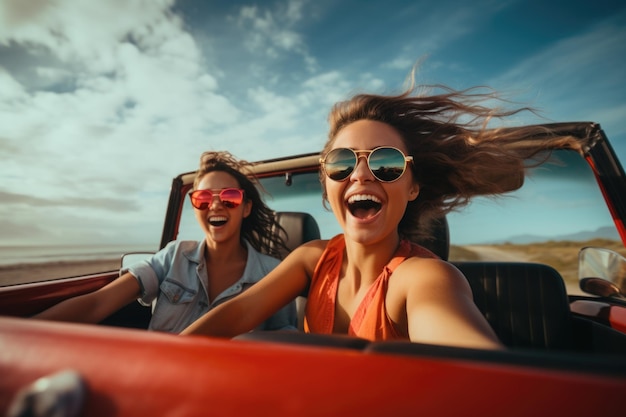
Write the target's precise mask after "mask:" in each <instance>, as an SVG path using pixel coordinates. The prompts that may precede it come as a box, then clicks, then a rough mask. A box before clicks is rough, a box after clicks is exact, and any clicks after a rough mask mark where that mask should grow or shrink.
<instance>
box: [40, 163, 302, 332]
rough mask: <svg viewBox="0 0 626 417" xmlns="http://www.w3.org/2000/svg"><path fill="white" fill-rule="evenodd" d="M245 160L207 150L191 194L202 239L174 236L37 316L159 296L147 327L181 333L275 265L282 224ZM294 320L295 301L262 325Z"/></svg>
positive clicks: (90, 311) (79, 315) (85, 318)
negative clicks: (95, 285)
mask: <svg viewBox="0 0 626 417" xmlns="http://www.w3.org/2000/svg"><path fill="white" fill-rule="evenodd" d="M247 167H248V164H247V163H246V162H244V161H238V160H236V159H235V158H234V157H233V156H232V155H231V154H229V153H228V152H205V153H203V154H202V157H201V158H200V168H199V170H198V172H197V174H196V178H195V180H194V185H193V190H192V191H191V192H190V193H189V199H190V201H191V204H192V206H193V208H194V214H195V217H196V220H197V222H198V225H199V226H200V229H201V230H202V232H203V234H204V239H203V240H202V241H200V242H197V241H173V242H170V243H169V244H168V245H167V246H166V247H165V248H163V249H162V250H161V251H159V252H158V253H157V254H155V255H154V256H152V257H151V258H150V259H148V260H146V261H143V262H140V263H138V264H135V265H132V266H131V267H130V268H128V270H127V271H122V272H123V273H122V274H121V276H120V278H118V279H116V280H115V281H113V282H112V283H110V284H108V285H107V286H105V287H103V288H101V289H100V290H97V291H95V292H93V293H90V294H86V295H83V296H79V297H75V298H72V299H69V300H66V301H63V302H61V303H59V304H57V305H56V306H53V307H51V308H50V309H48V310H46V311H44V312H42V313H40V314H38V315H37V316H35V318H39V319H50V320H66V321H81V322H91V323H97V322H99V321H101V320H103V319H104V318H106V317H107V316H109V315H110V314H112V313H113V312H115V311H117V310H118V309H120V308H121V307H123V306H124V305H126V304H129V303H131V302H132V301H134V300H136V299H138V300H139V302H141V303H142V304H146V305H150V304H152V303H153V302H155V301H156V302H155V303H154V309H153V315H152V319H151V321H150V325H149V329H151V330H159V331H166V332H173V333H178V332H180V331H181V330H183V329H184V328H185V327H187V326H188V325H189V324H191V323H192V322H193V321H194V320H196V319H197V318H199V317H201V316H202V315H203V314H204V313H206V312H207V311H209V310H210V309H212V308H214V307H215V306H217V305H219V304H221V303H223V302H224V301H226V300H228V299H230V298H232V297H234V296H235V295H237V294H239V293H241V292H243V291H244V290H246V289H248V288H250V287H251V286H252V285H253V284H255V283H256V282H258V281H259V280H260V279H261V278H263V277H264V276H265V275H266V274H267V273H269V272H270V271H271V270H272V269H273V268H274V267H276V265H278V263H279V260H278V259H277V258H278V257H279V249H281V248H285V244H284V241H283V240H282V238H281V237H280V236H279V234H276V233H273V232H272V231H275V230H279V229H281V227H280V226H279V225H278V223H277V222H276V220H275V217H274V212H273V211H272V210H271V209H270V208H269V207H267V205H265V203H264V202H263V200H262V199H261V196H260V194H259V191H258V189H257V187H256V185H255V182H253V180H252V179H251V178H250V177H249V176H248V175H247V174H246V169H247ZM296 326H297V316H296V310H295V303H293V302H292V303H289V304H287V305H286V306H285V307H284V308H282V309H281V310H280V311H277V312H276V314H274V315H272V317H269V318H268V319H267V320H265V321H264V322H263V323H259V326H258V328H259V329H261V330H279V329H283V330H284V329H288V330H294V329H296Z"/></svg>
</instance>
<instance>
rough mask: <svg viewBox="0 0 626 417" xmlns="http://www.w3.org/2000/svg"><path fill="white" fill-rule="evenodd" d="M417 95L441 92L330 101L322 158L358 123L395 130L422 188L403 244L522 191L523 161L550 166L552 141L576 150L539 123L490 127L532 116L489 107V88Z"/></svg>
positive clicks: (411, 206) (401, 228)
mask: <svg viewBox="0 0 626 417" xmlns="http://www.w3.org/2000/svg"><path fill="white" fill-rule="evenodd" d="M422 90H424V91H426V90H435V91H437V92H438V94H433V95H426V94H423V93H422V94H420V93H419V92H418V87H416V86H415V85H414V84H413V83H412V84H411V86H410V87H409V88H408V89H407V90H406V91H405V92H403V93H401V94H399V95H395V96H394V95H391V96H384V95H374V94H358V95H355V96H354V97H352V98H351V99H349V100H347V101H343V102H339V103H337V104H335V105H334V106H333V108H332V110H331V112H330V114H329V118H328V119H329V124H330V131H329V135H328V137H329V139H328V141H327V142H326V145H325V146H324V149H323V151H322V156H324V155H326V153H327V152H328V151H329V150H330V149H331V147H332V144H333V142H334V140H335V137H336V136H337V133H338V132H339V131H340V130H341V129H343V128H344V127H345V126H347V125H349V124H350V123H353V122H356V121H358V120H373V121H379V122H383V123H386V124H388V125H390V126H391V127H393V128H395V129H396V131H397V132H398V133H399V134H400V136H401V137H402V140H403V142H404V144H405V146H406V149H407V152H408V155H412V156H413V163H412V164H410V166H411V172H412V174H413V178H414V180H415V181H416V182H417V183H418V184H419V186H420V193H419V196H418V197H417V199H416V200H414V201H409V203H408V206H407V209H406V212H405V214H404V216H403V218H402V220H401V221H400V223H399V225H398V232H399V234H400V236H401V237H402V238H404V239H409V240H415V241H416V240H418V239H420V238H423V237H426V236H427V235H428V233H429V230H430V226H431V224H432V222H433V220H435V219H437V218H441V217H443V216H444V215H445V214H447V213H449V212H450V211H453V210H455V209H457V208H460V207H462V206H464V205H467V204H468V203H469V201H470V199H471V198H472V197H474V196H478V195H488V196H495V195H499V194H502V193H505V192H508V191H512V190H514V189H517V188H519V187H520V186H521V185H522V183H523V180H524V176H525V174H526V169H527V168H528V167H529V166H530V165H529V164H528V161H529V160H530V161H534V162H533V164H532V166H536V165H539V164H541V163H543V162H545V161H547V160H548V159H549V155H550V149H552V148H554V146H555V145H556V144H559V146H560V147H566V148H569V149H575V150H577V151H579V152H580V145H579V144H578V142H576V141H575V140H574V139H573V138H571V137H556V136H554V135H550V134H549V132H548V131H547V129H545V128H542V127H540V126H528V127H523V128H516V129H510V128H496V129H491V128H487V125H488V123H489V122H490V121H491V120H492V119H494V118H495V119H501V118H505V117H507V116H511V115H514V114H517V113H519V112H522V111H531V112H532V111H533V109H531V108H528V107H521V108H517V109H514V110H505V109H501V108H491V107H488V106H486V105H485V104H484V103H485V102H487V101H495V102H503V101H504V100H500V99H499V98H498V97H497V95H496V94H495V93H494V92H493V91H492V90H489V89H486V88H484V87H476V88H472V89H468V90H463V91H456V90H453V89H450V88H448V87H445V86H441V85H435V86H422V87H419V91H422ZM537 136H542V138H541V140H538V139H535V138H536V137H537ZM525 161H526V162H525ZM320 175H321V176H322V177H321V178H320V179H321V181H322V187H323V198H324V201H325V202H326V201H327V194H326V188H325V185H324V184H325V183H324V178H323V174H320Z"/></svg>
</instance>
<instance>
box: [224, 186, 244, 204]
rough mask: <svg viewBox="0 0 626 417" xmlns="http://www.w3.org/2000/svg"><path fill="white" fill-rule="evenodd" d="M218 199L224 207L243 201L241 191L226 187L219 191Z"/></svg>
mask: <svg viewBox="0 0 626 417" xmlns="http://www.w3.org/2000/svg"><path fill="white" fill-rule="evenodd" d="M220 200H221V201H222V204H223V205H224V206H225V207H226V208H235V207H237V206H239V205H240V204H241V202H242V201H243V191H242V190H238V189H236V188H227V189H225V190H222V191H221V192H220Z"/></svg>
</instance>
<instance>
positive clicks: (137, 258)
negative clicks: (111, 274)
mask: <svg viewBox="0 0 626 417" xmlns="http://www.w3.org/2000/svg"><path fill="white" fill-rule="evenodd" d="M152 255H154V252H129V253H125V254H124V255H122V262H121V269H126V268H128V267H129V266H131V265H133V264H136V263H137V262H141V261H144V260H146V259H148V258H150V257H151V256H152Z"/></svg>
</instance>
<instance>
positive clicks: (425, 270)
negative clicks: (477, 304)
mask: <svg viewBox="0 0 626 417" xmlns="http://www.w3.org/2000/svg"><path fill="white" fill-rule="evenodd" d="M394 275H397V276H396V281H397V282H398V284H401V285H402V286H403V287H404V289H405V290H406V291H407V292H408V291H418V292H419V293H421V294H423V295H425V296H426V295H428V294H432V293H433V292H436V293H439V294H441V293H448V292H450V291H453V292H456V293H460V294H468V295H469V294H471V288H470V286H469V283H468V281H467V279H466V278H465V276H464V275H463V273H462V272H461V271H459V269H458V268H457V267H456V266H454V265H453V264H451V263H450V262H447V261H443V260H441V259H433V258H419V257H412V258H409V259H407V260H405V261H404V262H402V263H401V264H400V265H399V266H398V268H397V269H396V270H395V271H394Z"/></svg>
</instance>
